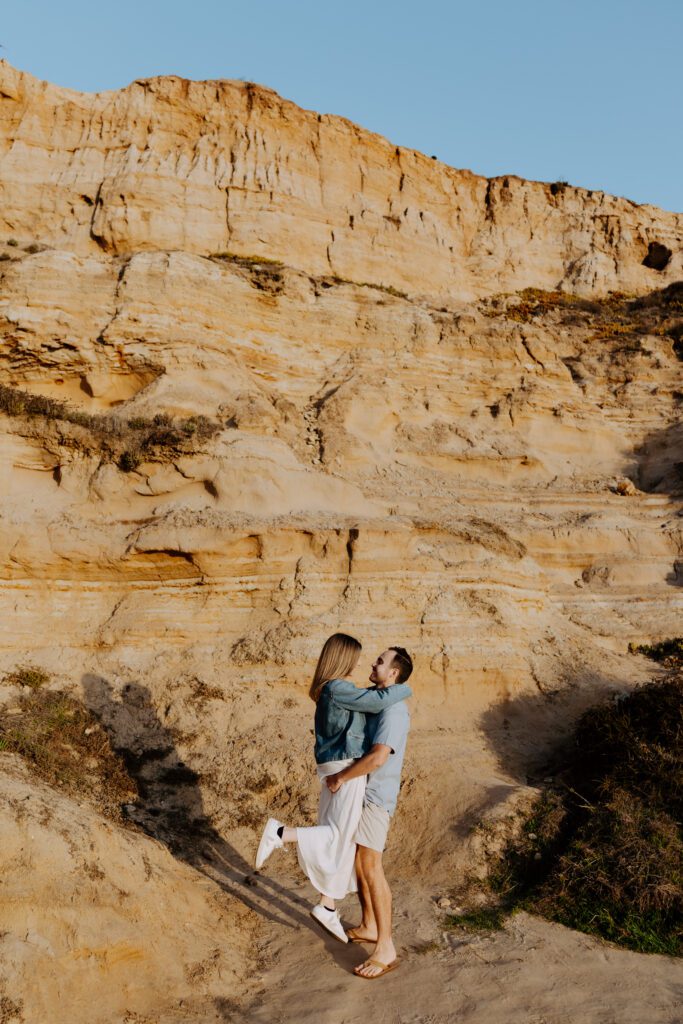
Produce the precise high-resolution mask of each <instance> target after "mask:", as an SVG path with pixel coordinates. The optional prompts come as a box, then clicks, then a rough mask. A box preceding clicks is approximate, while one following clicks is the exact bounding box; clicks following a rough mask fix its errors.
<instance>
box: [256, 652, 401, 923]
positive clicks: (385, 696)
mask: <svg viewBox="0 0 683 1024" xmlns="http://www.w3.org/2000/svg"><path fill="white" fill-rule="evenodd" d="M360 652H361V644H360V643H359V641H358V640H356V639H355V638H354V637H352V636H348V635H347V634H346V633H335V634H334V635H333V636H331V637H330V638H329V639H328V640H326V641H325V644H324V646H323V649H322V651H321V652H320V657H319V658H318V664H317V666H316V670H315V673H314V675H313V682H312V683H311V687H310V690H309V696H310V697H311V699H312V700H313V701H315V704H316V709H315V760H316V764H317V767H318V778H319V779H320V782H321V790H320V806H319V809H318V824H317V826H313V827H311V828H288V827H287V826H285V825H284V824H283V823H282V822H280V821H277V820H276V819H275V818H269V819H268V822H267V823H266V827H265V829H264V830H263V835H262V837H261V842H260V844H259V848H258V853H257V854H256V867H257V868H260V867H262V866H263V864H265V862H266V860H267V859H268V857H269V856H270V855H271V853H272V852H273V850H275V849H277V848H278V847H281V846H284V844H285V843H296V844H297V855H298V858H299V864H300V865H301V868H302V869H303V871H305V873H306V874H307V875H308V877H309V879H310V880H311V882H312V884H313V885H314V886H315V888H316V889H317V890H318V892H319V893H321V897H320V902H319V903H318V905H317V906H315V907H314V908H313V910H312V911H311V916H312V917H314V918H315V920H316V921H317V922H318V923H319V924H321V925H322V926H323V928H325V929H327V931H329V932H331V934H332V935H334V936H335V938H338V939H340V940H341V941H342V942H348V938H347V935H346V932H345V931H344V929H343V927H342V924H341V921H340V920H339V912H338V911H337V909H336V903H335V901H336V900H338V899H343V897H344V896H346V894H347V893H349V892H356V889H357V883H356V872H355V868H354V860H355V854H356V844H355V840H354V837H355V834H356V829H357V827H358V822H359V821H360V816H361V811H362V809H363V793H364V791H365V776H361V777H360V778H358V779H351V780H350V781H349V782H347V783H345V784H344V785H343V786H342V787H341V788H340V789H339V790H338V791H337V792H336V793H330V791H329V789H328V788H327V786H326V785H325V778H326V777H327V776H328V775H334V774H335V773H336V772H340V771H342V769H344V768H346V767H348V765H350V764H352V763H353V761H355V760H356V759H357V758H359V757H362V756H363V754H365V753H366V749H365V715H366V714H378V713H379V712H380V711H383V710H384V709H385V708H388V707H390V706H391V705H392V704H395V703H396V702H397V701H399V700H405V699H406V698H407V697H410V696H411V692H412V691H411V690H410V687H409V686H406V685H405V683H397V684H395V685H394V686H391V687H389V688H388V689H385V690H375V689H367V690H361V689H357V687H355V686H354V685H353V683H352V682H351V680H350V679H348V678H347V676H350V675H351V674H352V673H353V670H354V669H355V667H356V665H357V664H358V659H359V657H360Z"/></svg>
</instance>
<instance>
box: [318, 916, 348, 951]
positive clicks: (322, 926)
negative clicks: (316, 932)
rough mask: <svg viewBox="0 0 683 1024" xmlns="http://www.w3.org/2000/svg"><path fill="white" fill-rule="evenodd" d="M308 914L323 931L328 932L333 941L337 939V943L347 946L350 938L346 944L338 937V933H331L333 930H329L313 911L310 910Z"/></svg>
mask: <svg viewBox="0 0 683 1024" xmlns="http://www.w3.org/2000/svg"><path fill="white" fill-rule="evenodd" d="M308 913H309V915H310V916H311V917H312V918H313V920H314V921H315V923H316V924H319V925H320V927H321V928H322V929H323V931H325V932H327V934H328V935H331V936H332V938H333V939H336V940H337V942H341V943H343V944H344V945H346V944H347V943H348V941H349V940H348V938H347V940H346V942H344V939H340V938H339V936H338V935H337V933H336V932H333V931H331V929H329V928H328V927H327V926H326V925H324V924H323V922H322V921H321V920H320V918H319V917H316V916H315V914H314V913H313V911H312V910H309V911H308ZM344 934H346V933H344Z"/></svg>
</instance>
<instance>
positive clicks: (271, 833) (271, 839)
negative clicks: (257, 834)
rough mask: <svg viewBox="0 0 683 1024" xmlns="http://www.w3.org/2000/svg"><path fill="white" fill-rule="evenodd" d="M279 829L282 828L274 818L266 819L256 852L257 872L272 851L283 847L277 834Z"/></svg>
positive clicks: (280, 823)
mask: <svg viewBox="0 0 683 1024" xmlns="http://www.w3.org/2000/svg"><path fill="white" fill-rule="evenodd" d="M279 828H282V822H281V821H277V820H276V819H275V818H268V821H267V822H266V827H265V828H264V830H263V835H262V836H261V842H260V843H259V844H258V850H257V851H256V870H257V871H258V869H259V868H262V867H263V865H264V864H265V863H266V861H267V860H268V858H269V857H270V855H271V853H272V852H273V850H277V849H278V847H281V846H284V845H285V844H284V843H283V842H282V840H281V839H280V837H279V835H278V834H277V830H278V829H279Z"/></svg>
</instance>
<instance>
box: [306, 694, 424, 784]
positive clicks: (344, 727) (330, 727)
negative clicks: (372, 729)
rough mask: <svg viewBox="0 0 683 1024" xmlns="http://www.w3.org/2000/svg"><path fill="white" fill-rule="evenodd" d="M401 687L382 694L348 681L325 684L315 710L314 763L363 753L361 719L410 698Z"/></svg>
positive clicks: (324, 762) (362, 725)
mask: <svg viewBox="0 0 683 1024" xmlns="http://www.w3.org/2000/svg"><path fill="white" fill-rule="evenodd" d="M412 693H413V691H412V690H411V689H410V687H409V686H407V685H406V684H405V683H394V685H393V686H388V687H387V688H386V689H384V690H376V689H374V688H369V689H366V690H364V689H359V688H358V687H356V686H354V685H353V683H350V682H349V680H348V679H331V680H330V681H329V683H325V685H324V686H323V689H322V693H321V694H320V697H319V698H318V703H317V705H316V709H315V760H316V763H317V764H327V762H328V761H339V760H341V759H342V758H348V757H353V758H357V757H362V756H363V754H365V753H366V743H365V715H366V714H372V715H376V714H379V712H380V711H384V709H385V708H390V707H391V706H392V704H396V703H397V702H398V701H400V700H405V699H406V698H407V697H411V696H412Z"/></svg>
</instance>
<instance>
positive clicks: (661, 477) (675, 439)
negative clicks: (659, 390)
mask: <svg viewBox="0 0 683 1024" xmlns="http://www.w3.org/2000/svg"><path fill="white" fill-rule="evenodd" d="M675 395H676V396H677V397H678V401H679V402H680V403H682V404H683V391H680V392H675ZM634 459H635V471H634V473H633V474H632V479H633V482H634V483H635V484H636V486H637V487H638V488H639V489H640V490H641V491H645V492H646V493H647V494H664V495H668V496H669V497H671V498H674V499H678V500H679V501H680V502H681V505H682V507H683V422H679V423H673V424H670V425H669V426H667V427H664V428H662V429H661V430H653V431H651V432H650V433H649V434H647V435H646V436H645V437H644V438H643V440H642V441H641V443H640V444H639V445H638V447H637V448H636V449H635V451H634Z"/></svg>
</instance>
